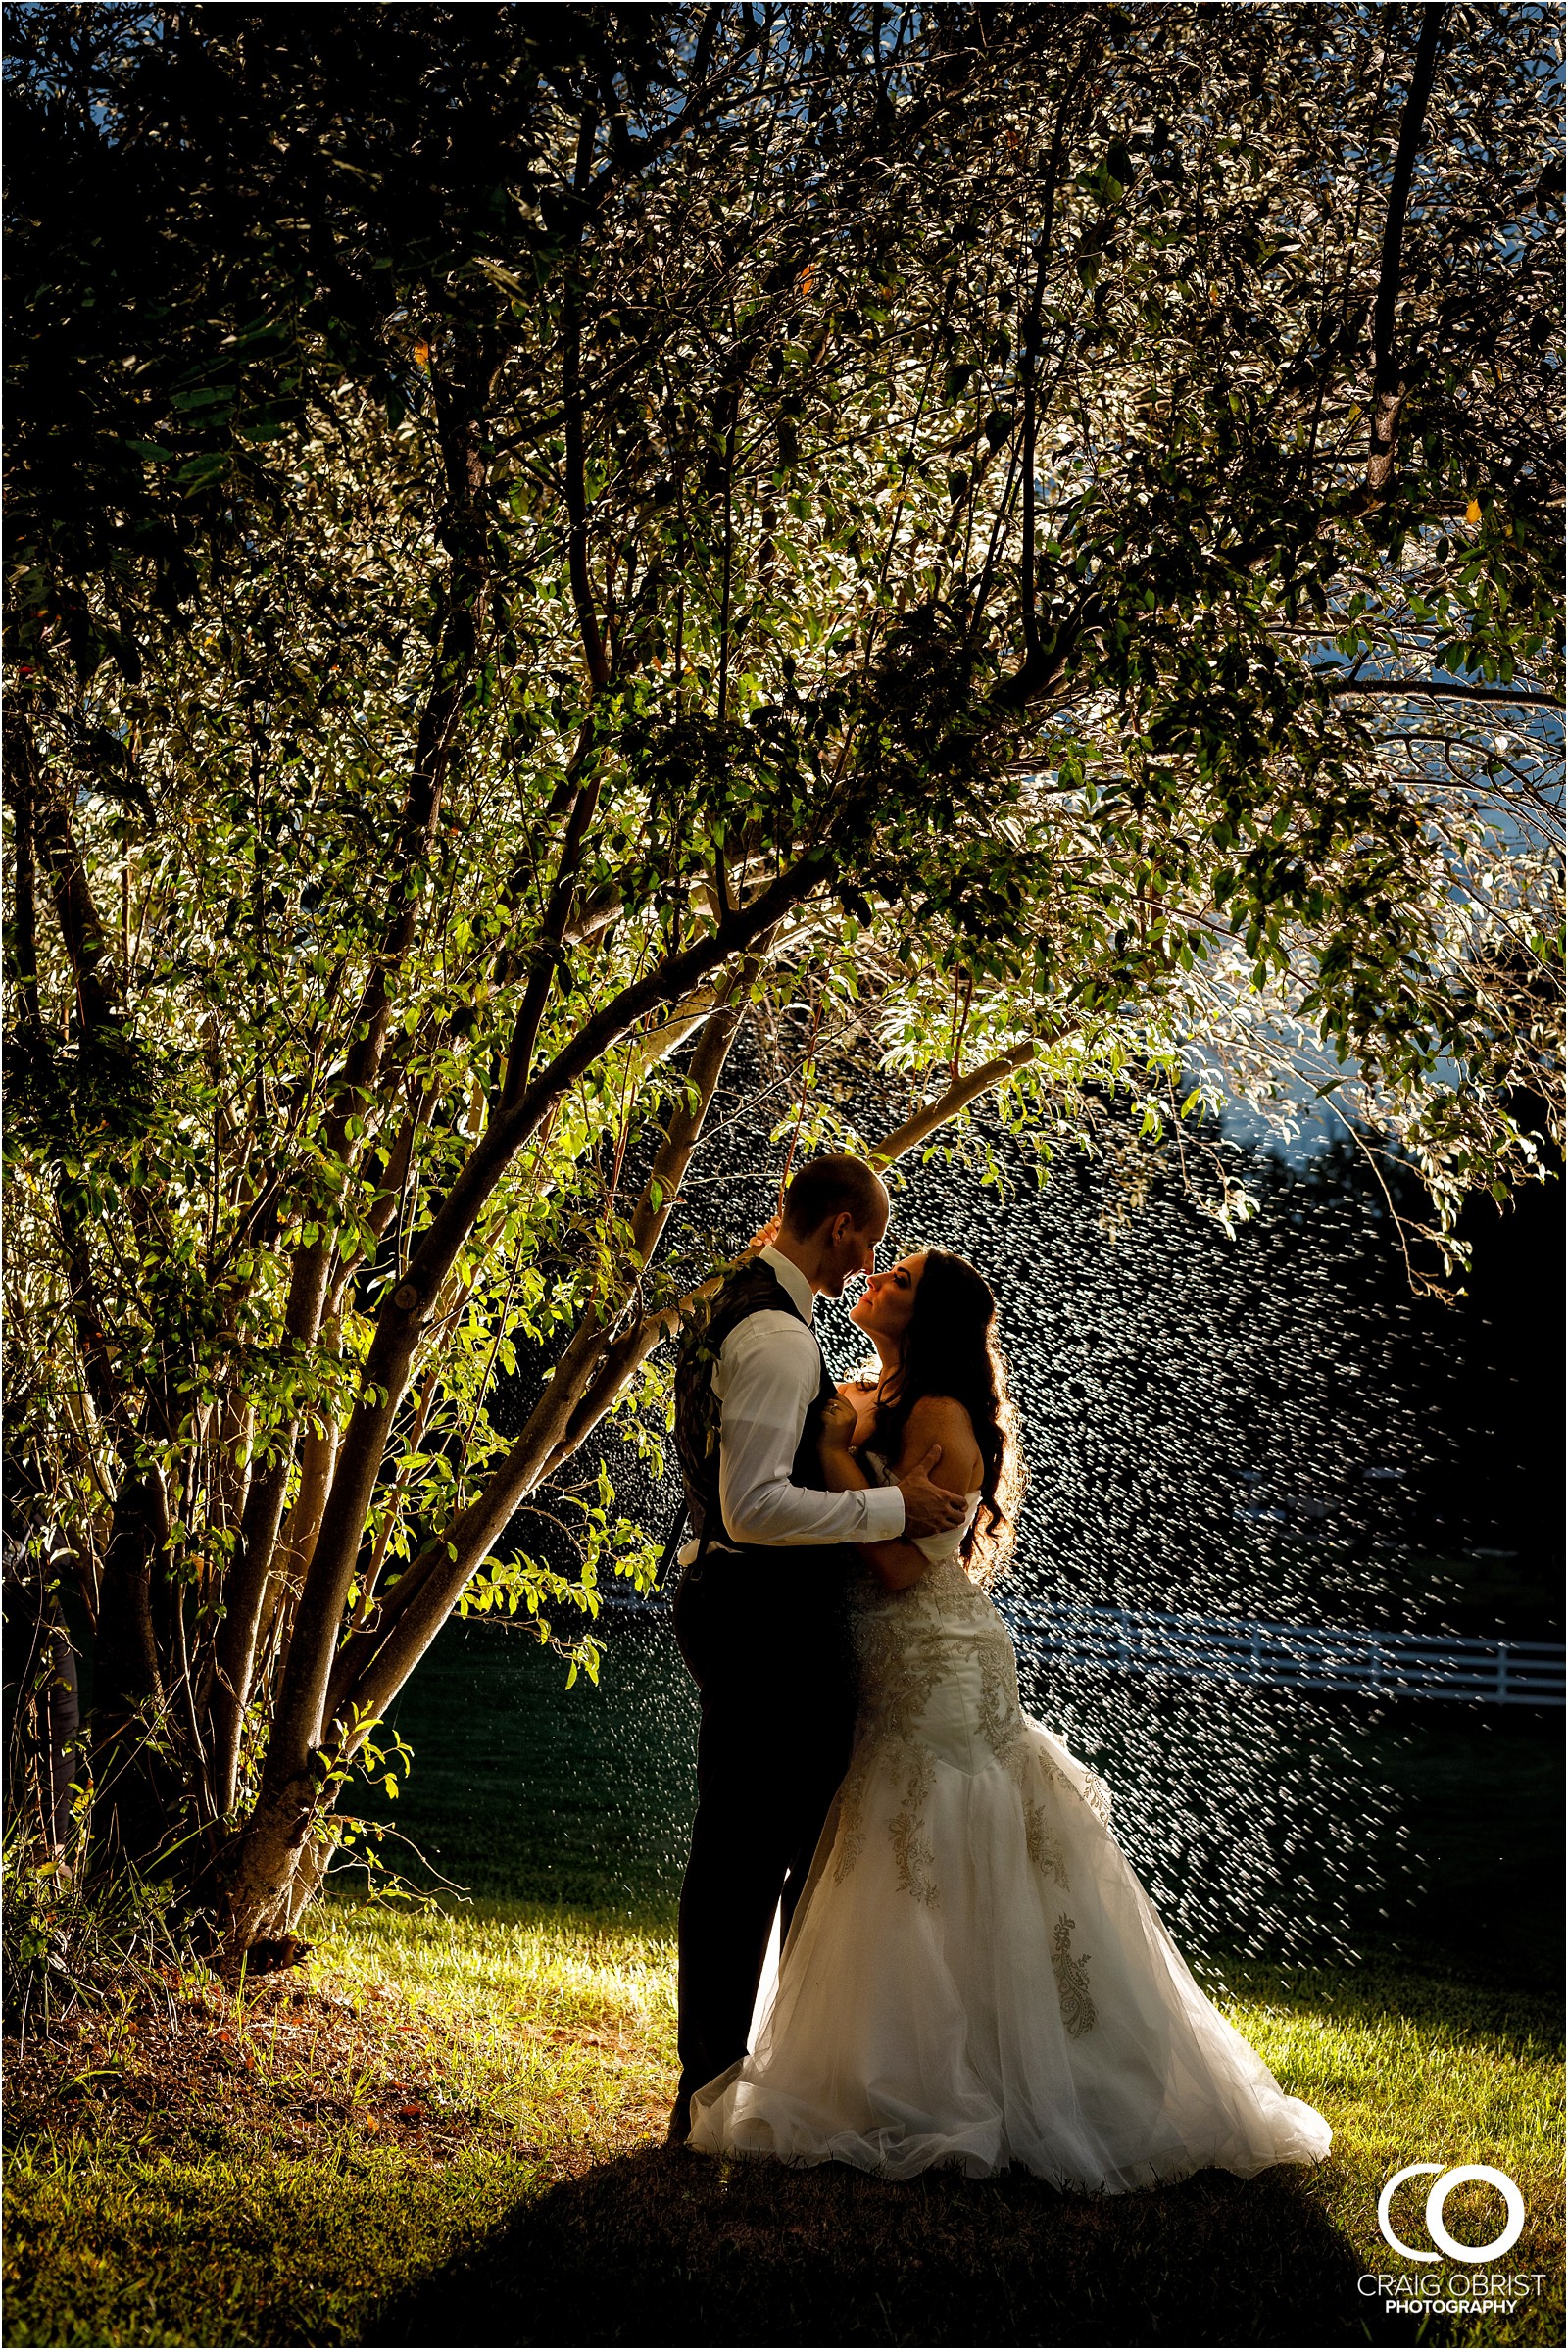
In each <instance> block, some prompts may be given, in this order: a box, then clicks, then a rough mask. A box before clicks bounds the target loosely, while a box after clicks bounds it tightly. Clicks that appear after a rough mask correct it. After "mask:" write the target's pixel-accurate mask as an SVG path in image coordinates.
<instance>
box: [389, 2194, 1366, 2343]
mask: <svg viewBox="0 0 1568 2350" xmlns="http://www.w3.org/2000/svg"><path fill="white" fill-rule="evenodd" d="M1359 2270H1360V2263H1359V2261H1358V2260H1357V2259H1356V2258H1355V2256H1354V2255H1353V2253H1352V2251H1351V2250H1350V2247H1349V2246H1348V2243H1347V2241H1346V2239H1345V2238H1344V2236H1342V2235H1341V2234H1340V2232H1339V2231H1338V2230H1337V2229H1336V2228H1333V2227H1332V2226H1331V2225H1330V2223H1329V2222H1328V2220H1327V2219H1326V2218H1325V2217H1324V2215H1323V2213H1322V2211H1321V2209H1320V2208H1319V2205H1318V2203H1317V2201H1316V2200H1315V2199H1314V2193H1313V2187H1312V2182H1311V2179H1310V2177H1309V2175H1307V2174H1303V2173H1301V2172H1299V2171H1297V2170H1294V2169H1281V2170H1277V2171H1274V2172H1271V2173H1266V2174H1265V2175H1264V2176H1263V2177H1261V2178H1259V2179H1251V2180H1248V2181H1243V2180H1241V2179H1233V2178H1231V2177H1230V2176H1229V2174H1228V2173H1224V2172H1215V2171H1208V2172H1204V2173H1202V2174H1201V2176H1199V2177H1198V2178H1196V2179H1188V2180H1186V2181H1184V2182H1183V2183H1182V2184H1181V2185H1179V2186H1174V2187H1167V2188H1163V2189H1160V2190H1157V2191H1154V2192H1152V2193H1148V2194H1138V2195H1126V2196H1117V2197H1113V2198H1105V2199H1103V2200H1102V2199H1095V2198H1087V2197H1077V2196H1064V2195H1058V2194H1055V2193H1054V2192H1053V2191H1052V2190H1051V2189H1050V2188H1049V2187H1046V2186H1044V2185H1042V2184H1041V2183H1040V2182H1039V2181H1038V2180H1035V2179H1028V2178H1025V2177H1022V2176H1012V2175H1009V2176H1007V2177H1005V2178H1003V2179H984V2180H981V2179H962V2178H959V2177H956V2176H955V2175H953V2174H952V2173H947V2174H928V2175H927V2176H926V2177H924V2178H922V2179H914V2180H911V2181H909V2182H907V2183H902V2184H897V2185H895V2184H890V2183H885V2182H883V2181H881V2180H878V2179H867V2178H863V2177H861V2176H860V2175H859V2174H858V2173H856V2172H853V2171H848V2170H845V2169H843V2168H841V2167H839V2166H837V2165H829V2166H826V2167H824V2168H823V2169H821V2170H815V2171H790V2170H785V2169H782V2168H780V2167H779V2166H777V2165H775V2164H771V2163H751V2162H736V2163H729V2164H715V2163H711V2162H707V2161H704V2160H703V2159H702V2158H700V2157H697V2156H691V2155H667V2154H664V2153H662V2152H660V2151H649V2152H645V2153H638V2154H633V2155H628V2156H626V2157H624V2158H623V2159H621V2160H619V2161H616V2162H612V2163H607V2164H605V2165H603V2166H601V2167H600V2168H597V2169H595V2170H594V2171H592V2172H590V2173H589V2174H588V2175H587V2176H586V2177H584V2178H582V2179H572V2180H570V2181H568V2182H567V2183H565V2184H564V2185H561V2186H558V2187H556V2188H554V2189H552V2190H551V2191H550V2192H549V2193H547V2194H545V2195H544V2196H542V2197H541V2198H540V2199H539V2200H538V2201H537V2202H533V2203H530V2204H528V2205H527V2206H525V2207H523V2208H522V2209H520V2210H518V2211H517V2212H516V2213H515V2215H514V2217H513V2218H512V2219H511V2220H510V2221H509V2222H508V2223H507V2224H506V2226H505V2227H503V2228H498V2229H497V2230H496V2231H495V2232H494V2233H493V2234H492V2235H491V2236H490V2237H489V2238H488V2239H487V2240H486V2241H485V2242H484V2243H483V2244H482V2245H481V2246H480V2247H479V2248H478V2250H477V2251H476V2252H475V2253H473V2254H471V2255H469V2256H468V2257H467V2258H466V2260H465V2261H464V2262H462V2263H461V2264H454V2265H453V2266H452V2267H451V2268H449V2269H447V2270H446V2271H444V2272H442V2273H441V2274H440V2275H438V2276H436V2277H433V2278H431V2279H430V2280H429V2281H428V2282H427V2283H425V2284H424V2285H423V2286H421V2287H420V2288H419V2289H418V2290H417V2291H415V2292H411V2293H410V2294H408V2295H406V2296H404V2297H402V2298H401V2299H400V2300H399V2301H397V2302H395V2303H393V2304H391V2305H389V2306H388V2307H386V2308H384V2309H383V2310H382V2312H381V2314H380V2316H379V2318H378V2320H377V2322H376V2323H375V2324H374V2325H373V2326H371V2327H370V2329H369V2330H368V2333H367V2334H366V2335H365V2337H364V2338H365V2340H366V2341H367V2342H370V2343H378V2344H389V2345H390V2344H418V2343H432V2342H439V2343H442V2344H443V2345H451V2346H453V2350H456V2346H458V2345H467V2344H481V2343H484V2344H501V2343H507V2344H514V2345H519V2346H521V2345H530V2344H547V2343H560V2342H572V2343H582V2344H585V2345H586V2344H595V2343H612V2342H624V2343H636V2344H644V2345H654V2344H665V2343H670V2344H676V2343H679V2344H698V2345H701V2344H707V2343H747V2344H753V2343H756V2344H764V2343H786V2342H792V2343H803V2344H838V2343H851V2342H883V2343H901V2342H907V2343H920V2344H928V2345H935V2344H949V2343H952V2344H981V2343H983V2344H998V2345H1001V2344H1012V2343H1034V2344H1046V2343H1052V2344H1067V2343H1071V2344H1083V2345H1089V2344H1100V2343H1106V2344H1116V2345H1123V2346H1126V2345H1144V2344H1150V2345H1153V2344H1198V2343H1231V2344H1234V2343H1238V2342H1247V2343H1256V2344H1259V2345H1261V2344H1266V2343H1281V2344H1286V2343H1295V2344H1299V2343H1302V2342H1312V2343H1314V2344H1322V2345H1328V2344H1334V2343H1341V2342H1346V2343H1357V2342H1363V2341H1365V2340H1366V2339H1367V2338H1368V2337H1367V2327H1366V2322H1365V2318H1364V2316H1363V2314H1362V2309H1363V2305H1362V2304H1361V2303H1360V2302H1359V2301H1358V2298H1357V2294H1356V2289H1355V2279H1356V2277H1357V2275H1358V2274H1359Z"/></svg>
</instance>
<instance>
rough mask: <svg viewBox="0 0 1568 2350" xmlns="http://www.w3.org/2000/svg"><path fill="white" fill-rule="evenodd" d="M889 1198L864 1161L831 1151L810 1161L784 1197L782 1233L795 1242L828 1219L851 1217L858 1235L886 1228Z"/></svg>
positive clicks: (842, 1152) (803, 1238) (808, 1234)
mask: <svg viewBox="0 0 1568 2350" xmlns="http://www.w3.org/2000/svg"><path fill="white" fill-rule="evenodd" d="M887 1212H888V1196H887V1193H886V1192H885V1191H884V1189H883V1187H882V1185H881V1184H880V1183H879V1182H878V1180H877V1178H876V1176H875V1175H873V1173H872V1172H871V1169H870V1168H869V1167H868V1166H867V1165H866V1163H865V1160H864V1159H863V1158H851V1157H850V1156H849V1154H848V1153H847V1152H845V1151H831V1152H829V1153H828V1155H827V1156H826V1157H824V1158H813V1159H812V1160H811V1162H810V1164H809V1166H805V1167H803V1168H802V1169H801V1171H800V1173H799V1174H798V1175H797V1176H796V1178H795V1181H794V1182H793V1183H792V1184H791V1185H790V1188H789V1190H788V1191H787V1192H786V1193H785V1195H784V1229H785V1231H786V1232H789V1233H793V1234H794V1235H795V1238H796V1239H797V1240H801V1241H804V1240H807V1239H809V1237H810V1235H811V1234H812V1233H813V1232H819V1231H820V1230H821V1228H822V1226H823V1225H824V1224H825V1223H826V1222H827V1221H828V1218H829V1217H830V1216H842V1215H850V1216H853V1217H854V1219H855V1226H856V1230H857V1231H858V1232H868V1231H870V1230H871V1228H872V1226H873V1225H874V1226H877V1227H878V1228H881V1227H882V1226H884V1225H885V1224H886V1221H887Z"/></svg>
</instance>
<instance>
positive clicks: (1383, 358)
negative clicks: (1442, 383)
mask: <svg viewBox="0 0 1568 2350" xmlns="http://www.w3.org/2000/svg"><path fill="white" fill-rule="evenodd" d="M1445 14H1446V11H1445V9H1444V8H1443V7H1442V6H1440V5H1431V4H1429V5H1427V6H1425V7H1423V8H1422V11H1421V38H1420V40H1419V41H1418V42H1417V44H1416V53H1415V64H1414V67H1413V69H1412V71H1411V74H1410V87H1409V89H1408V90H1407V92H1406V93H1405V100H1404V112H1403V115H1402V116H1401V118H1400V122H1399V145H1398V151H1397V154H1396V156H1395V159H1394V176H1393V178H1392V179H1391V181H1390V182H1389V210H1388V218H1387V219H1386V220H1385V222H1384V226H1383V261H1382V266H1381V268H1380V269H1379V272H1378V295H1377V304H1376V308H1375V310H1374V312H1373V319H1372V353H1373V375H1372V439H1371V446H1370V448H1369V449H1368V451H1367V460H1366V478H1365V481H1364V483H1363V485H1362V488H1361V490H1360V492H1359V493H1358V501H1359V503H1358V511H1359V512H1362V513H1365V512H1367V511H1368V510H1369V509H1370V508H1372V507H1374V506H1379V505H1381V504H1382V503H1383V501H1384V500H1385V499H1386V498H1387V496H1388V494H1389V490H1390V487H1391V485H1392V483H1393V480H1394V461H1395V454H1396V450H1397V442H1398V430H1399V411H1400V410H1401V409H1402V408H1403V406H1404V397H1405V393H1406V392H1407V391H1408V389H1409V380H1408V370H1407V369H1402V368H1400V367H1398V366H1397V364H1396V361H1395V356H1394V328H1395V319H1396V314H1397V305H1398V299H1399V272H1400V264H1401V261H1402V257H1403V246H1404V221H1405V214H1406V212H1407V210H1408V208H1409V202H1410V181H1411V178H1412V177H1413V175H1414V172H1415V159H1416V156H1417V155H1418V154H1419V152H1420V148H1421V132H1422V128H1423V126H1424V124H1425V121H1426V111H1427V99H1428V97H1429V96H1430V95H1431V91H1432V77H1433V74H1434V73H1435V72H1436V70H1437V63H1438V43H1439V36H1440V34H1441V33H1442V30H1443V19H1444V16H1445Z"/></svg>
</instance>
